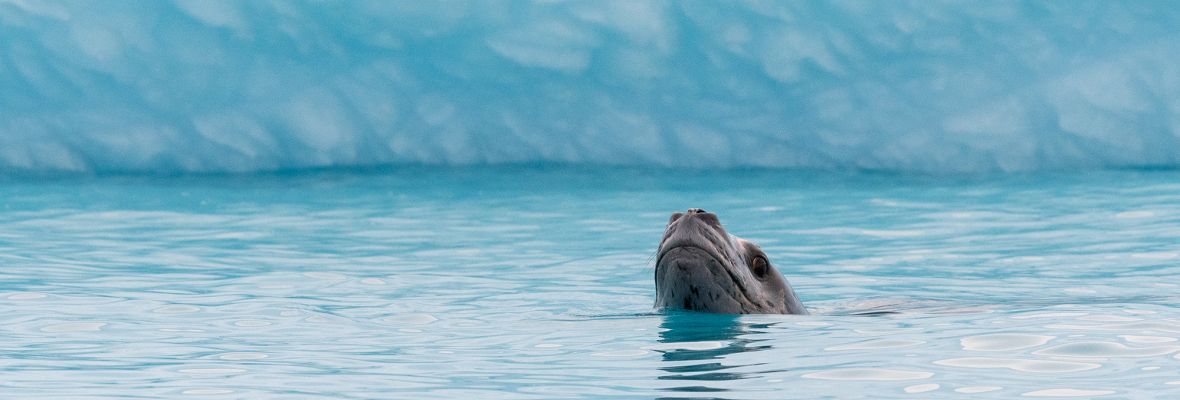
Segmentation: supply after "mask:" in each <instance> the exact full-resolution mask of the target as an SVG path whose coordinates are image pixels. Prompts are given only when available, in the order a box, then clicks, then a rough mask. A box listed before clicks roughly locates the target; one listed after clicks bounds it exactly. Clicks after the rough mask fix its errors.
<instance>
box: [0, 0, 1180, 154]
mask: <svg viewBox="0 0 1180 400" xmlns="http://www.w3.org/2000/svg"><path fill="white" fill-rule="evenodd" d="M1176 26H1180V8H1177V7H1175V4H1174V3H1171V2H1166V1H1087V0H1079V1H1069V2H1044V1H997V2H958V1H926V0H922V1H890V2H880V1H841V2H830V1H798V2H795V1H792V2H780V1H746V2H716V1H702V0H684V1H569V2H560V1H546V0H535V1H531V2H530V1H510V0H506V1H495V0H486V1H484V0H481V1H446V2H430V1H263V0H259V1H248V2H243V1H223V0H174V1H151V2H138V1H107V2H92V1H38V0H0V172H5V173H14V172H15V173H24V172H42V171H80V172H92V173H104V172H127V173H138V172H146V173H188V172H252V171H269V170H284V169H298V168H320V167H356V166H372V165H397V164H429V165H482V164H530V163H556V164H585V165H627V166H659V167H690V168H734V167H770V168H805V169H837V170H881V171H901V172H921V173H930V172H934V173H944V172H950V173H959V172H962V173H979V172H1002V171H1038V170H1062V169H1074V168H1092V169H1101V168H1172V167H1176V166H1178V165H1180V31H1177V30H1176V29H1175V27H1176Z"/></svg>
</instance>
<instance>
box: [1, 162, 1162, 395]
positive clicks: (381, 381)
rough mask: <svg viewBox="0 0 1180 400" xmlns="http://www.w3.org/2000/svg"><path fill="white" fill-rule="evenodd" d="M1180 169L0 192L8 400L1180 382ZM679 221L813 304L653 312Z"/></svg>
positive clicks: (505, 178) (476, 176)
mask: <svg viewBox="0 0 1180 400" xmlns="http://www.w3.org/2000/svg"><path fill="white" fill-rule="evenodd" d="M1178 182H1180V173H1177V172H1174V171H1116V172H1093V173H1071V174H1035V175H1008V176H1002V177H976V178H947V177H921V176H894V175H880V174H877V175H874V174H851V173H848V174H845V173H811V172H779V171H764V170H748V171H715V172H701V171H685V170H632V169H576V168H496V169H474V168H473V169H456V168H439V169H433V168H402V169H394V170H381V171H322V172H306V173H290V174H270V175H249V176H207V177H159V178H153V177H99V178H72V177H52V178H46V177H41V178H31V177H30V178H7V179H5V180H2V181H0V266H2V268H0V307H2V309H3V310H4V311H5V312H4V313H3V315H0V338H3V340H2V341H0V374H2V375H3V379H2V380H0V387H3V389H4V392H5V396H11V397H14V398H22V397H49V398H74V399H78V398H112V397H121V398H126V397H137V396H138V397H147V398H158V397H168V398H189V397H191V398H219V397H220V398H256V399H262V398H325V399H328V398H332V399H339V398H358V399H362V398H363V399H369V398H513V399H516V398H519V399H534V398H535V399H548V398H559V397H560V398H599V397H618V398H725V399H761V398H765V399H781V398H799V399H812V398H872V399H881V398H938V399H945V398H972V399H976V398H996V399H1010V398H1017V397H1031V398H1037V397H1070V396H1074V397H1081V398H1091V397H1100V396H1108V397H1110V398H1160V397H1168V396H1176V395H1180V375H1177V374H1176V373H1175V371H1176V370H1177V367H1180V360H1178V359H1177V357H1180V356H1178V355H1177V354H1180V341H1178V338H1180V310H1177V308H1176V304H1177V299H1178V297H1177V296H1176V295H1175V293H1177V287H1178V286H1177V285H1178V284H1180V281H1178V280H1177V277H1180V245H1178V244H1177V243H1180V240H1178V239H1177V237H1178V235H1180V183H1178ZM689 207H701V208H705V209H707V210H710V211H713V212H716V213H718V215H719V216H720V218H721V220H722V222H723V223H724V224H726V226H727V228H728V229H729V230H730V231H731V232H733V233H735V234H737V235H741V236H743V237H746V238H748V239H751V240H754V241H755V242H758V243H760V244H761V245H762V246H763V248H764V249H765V250H766V251H767V253H768V254H769V255H770V256H771V259H772V261H773V262H775V263H776V265H777V266H778V268H779V269H780V271H782V272H783V273H784V274H786V276H787V277H788V279H789V280H790V281H791V283H792V284H793V285H794V286H795V288H796V291H797V292H798V293H799V294H800V296H801V297H802V299H803V301H804V303H805V304H806V305H807V306H808V307H809V308H811V309H812V310H813V312H814V313H815V315H811V316H727V315H710V314H700V313H686V312H668V313H661V312H655V311H654V310H652V307H651V306H652V302H653V288H652V274H653V270H652V261H653V254H654V251H655V246H656V245H657V243H658V241H659V238H660V235H661V233H662V231H663V227H664V223H665V222H666V220H667V217H668V215H669V214H670V213H671V212H673V211H677V210H684V209H686V208H689ZM882 312H885V313H882ZM864 313H868V314H873V315H876V316H863V315H856V314H864Z"/></svg>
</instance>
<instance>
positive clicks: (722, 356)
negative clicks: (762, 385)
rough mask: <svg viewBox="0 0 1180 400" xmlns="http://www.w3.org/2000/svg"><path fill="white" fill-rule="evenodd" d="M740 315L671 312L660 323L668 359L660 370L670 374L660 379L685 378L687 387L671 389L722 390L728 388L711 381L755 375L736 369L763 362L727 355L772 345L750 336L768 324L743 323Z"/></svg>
mask: <svg viewBox="0 0 1180 400" xmlns="http://www.w3.org/2000/svg"><path fill="white" fill-rule="evenodd" d="M740 318H741V317H740V316H738V315H725V314H707V313H696V312H674V311H670V312H668V314H666V315H665V316H664V320H663V323H661V324H660V328H661V329H662V330H661V331H660V337H659V340H658V342H659V343H660V346H659V351H660V352H661V353H662V359H663V361H664V366H663V367H660V370H661V371H663V372H665V373H666V374H662V375H660V376H659V378H658V379H660V380H669V381H682V382H680V383H683V386H675V387H672V388H669V389H667V390H670V391H675V392H722V391H726V390H727V389H725V388H723V387H718V386H716V385H710V383H711V382H717V381H734V380H740V379H748V378H751V377H753V376H751V374H749V373H741V372H734V371H733V370H734V369H737V368H740V367H748V366H752V365H759V364H749V365H743V364H734V363H733V362H732V360H727V359H726V357H727V356H729V355H731V354H736V353H743V352H751V351H760V350H766V349H769V348H771V346H770V345H769V344H760V342H763V341H764V340H763V339H751V338H749V335H748V334H749V333H751V332H752V331H754V330H757V329H760V328H761V329H765V328H766V327H767V326H768V325H767V324H751V323H747V322H742V321H741V319H740Z"/></svg>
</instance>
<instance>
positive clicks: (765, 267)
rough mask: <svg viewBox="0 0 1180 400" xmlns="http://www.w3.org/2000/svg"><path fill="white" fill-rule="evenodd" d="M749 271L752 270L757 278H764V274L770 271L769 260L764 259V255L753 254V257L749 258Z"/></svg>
mask: <svg viewBox="0 0 1180 400" xmlns="http://www.w3.org/2000/svg"><path fill="white" fill-rule="evenodd" d="M750 271H753V272H754V276H756V277H758V279H762V278H765V277H766V274H769V273H770V262H769V261H766V257H763V256H754V259H753V260H750Z"/></svg>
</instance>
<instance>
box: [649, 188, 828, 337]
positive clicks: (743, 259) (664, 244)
mask: <svg viewBox="0 0 1180 400" xmlns="http://www.w3.org/2000/svg"><path fill="white" fill-rule="evenodd" d="M655 275H656V307H657V308H682V309H686V310H693V311H704V312H712V313H725V314H807V309H806V308H803V303H802V302H800V301H799V297H798V296H796V295H795V291H794V290H793V289H791V285H790V284H789V283H787V280H786V279H785V278H783V276H782V274H780V273H779V272H778V270H777V269H775V268H774V265H772V264H771V263H770V259H769V258H768V257H767V256H766V253H765V252H763V251H762V249H761V248H759V247H758V245H756V244H754V243H752V242H750V241H747V240H745V239H742V238H739V237H737V236H733V235H730V234H729V232H726V231H725V227H723V226H721V221H720V220H718V219H717V215H716V214H713V213H711V212H707V211H705V210H702V209H699V208H690V209H689V210H688V211H687V212H685V213H675V214H672V218H671V219H670V220H668V227H667V228H666V229H665V231H664V239H663V240H662V241H661V242H660V249H659V253H658V255H657V256H656V273H655Z"/></svg>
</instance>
